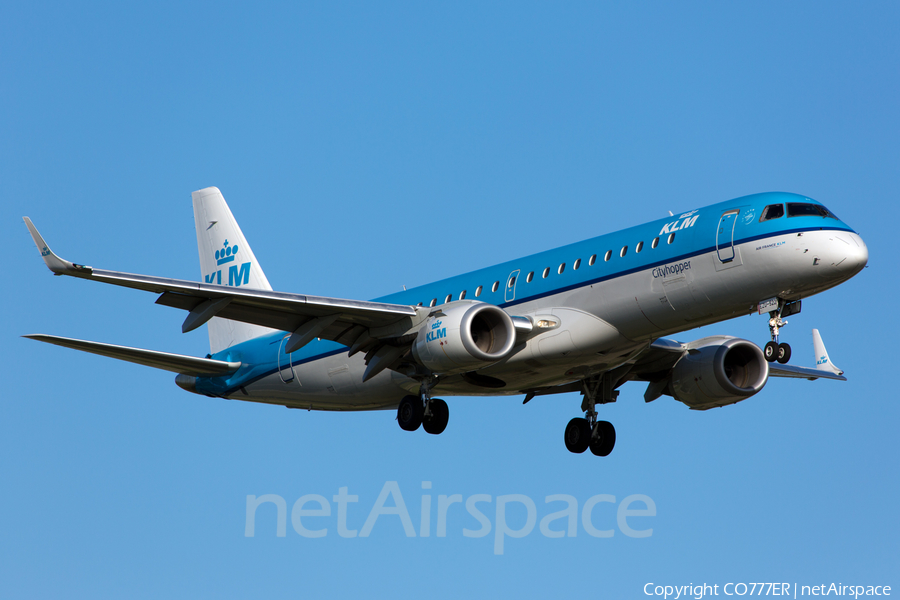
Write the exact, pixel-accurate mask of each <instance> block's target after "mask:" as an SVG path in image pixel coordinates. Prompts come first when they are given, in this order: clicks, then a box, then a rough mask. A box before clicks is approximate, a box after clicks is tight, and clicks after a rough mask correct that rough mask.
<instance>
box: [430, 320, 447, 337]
mask: <svg viewBox="0 0 900 600" xmlns="http://www.w3.org/2000/svg"><path fill="white" fill-rule="evenodd" d="M441 325H443V322H442V321H435V322H434V323H432V324H431V331H429V332H428V333H427V334H426V335H425V341H426V342H433V341H435V340H440V339H443V338H445V337H447V328H446V327H441Z"/></svg>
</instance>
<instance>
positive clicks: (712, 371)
mask: <svg viewBox="0 0 900 600" xmlns="http://www.w3.org/2000/svg"><path fill="white" fill-rule="evenodd" d="M687 348H688V354H686V355H685V356H684V357H682V358H681V360H679V361H678V363H677V364H676V365H675V368H674V369H672V375H671V379H670V388H671V391H672V395H673V396H675V399H676V400H678V401H680V402H684V403H685V404H687V405H688V406H689V407H691V408H694V409H700V410H705V409H707V408H714V407H716V406H725V405H727V404H734V403H735V402H740V401H741V400H746V399H747V398H749V397H750V396H752V395H754V394H756V393H758V392H759V391H760V390H762V389H763V387H765V385H766V382H767V381H768V380H769V363H768V362H766V358H765V356H763V353H762V350H760V349H759V346H757V345H756V344H754V343H753V342H748V341H747V340H742V339H739V338H733V337H725V336H714V337H708V338H703V339H701V340H697V341H696V342H693V343H692V344H689V345H688V346H687Z"/></svg>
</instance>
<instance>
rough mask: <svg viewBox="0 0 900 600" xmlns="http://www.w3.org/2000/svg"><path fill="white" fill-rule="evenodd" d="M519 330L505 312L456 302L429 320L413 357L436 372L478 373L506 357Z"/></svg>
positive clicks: (483, 304) (482, 304)
mask: <svg viewBox="0 0 900 600" xmlns="http://www.w3.org/2000/svg"><path fill="white" fill-rule="evenodd" d="M515 343H516V328H515V325H513V321H512V319H511V318H510V316H509V315H508V314H506V313H505V312H504V311H503V310H502V309H500V308H498V307H496V306H494V305H492V304H485V303H484V302H470V301H463V302H453V303H451V304H447V305H445V306H442V307H441V309H440V313H439V315H438V316H432V317H428V319H427V320H426V321H425V324H424V325H423V326H422V328H421V329H420V330H419V333H418V335H417V336H416V341H415V342H414V343H413V346H412V353H413V357H415V359H416V360H417V361H418V362H419V363H420V364H421V365H423V366H425V367H427V368H428V369H430V370H431V371H433V372H435V373H459V372H463V371H474V370H476V369H480V368H482V367H486V366H487V365H489V364H491V363H495V362H497V361H498V360H502V359H504V358H506V356H507V355H508V354H509V353H510V352H511V351H512V349H513V346H514V345H515Z"/></svg>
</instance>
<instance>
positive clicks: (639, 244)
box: [634, 242, 644, 254]
mask: <svg viewBox="0 0 900 600" xmlns="http://www.w3.org/2000/svg"><path fill="white" fill-rule="evenodd" d="M643 249H644V242H638V245H637V246H635V248H634V252H635V254H637V253H638V252H640V251H641V250H643Z"/></svg>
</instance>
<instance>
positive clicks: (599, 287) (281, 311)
mask: <svg viewBox="0 0 900 600" xmlns="http://www.w3.org/2000/svg"><path fill="white" fill-rule="evenodd" d="M192 200H193V208H194V221H195V226H196V230H197V246H198V250H199V254H200V265H201V275H202V280H201V281H200V282H196V281H185V280H178V279H168V278H163V277H153V276H147V275H136V274H130V273H121V272H115V271H107V270H103V269H95V268H93V267H89V266H85V265H81V264H76V263H73V262H70V261H67V260H64V259H62V258H60V257H59V256H57V255H56V254H55V253H53V252H52V251H51V250H50V247H49V246H48V245H47V243H46V242H45V241H44V239H43V237H41V234H40V233H39V232H38V230H37V229H36V228H35V226H34V224H33V223H32V222H31V219H29V218H28V217H24V221H25V224H26V226H27V227H28V230H29V231H30V233H31V236H32V238H33V240H34V242H35V244H36V245H37V247H38V250H39V251H40V253H41V256H42V257H43V259H44V262H45V263H46V265H47V267H48V268H49V269H50V270H51V271H52V272H53V273H54V274H55V275H67V276H71V277H78V278H81V279H88V280H92V281H100V282H103V283H109V284H112V285H118V286H124V287H128V288H134V289H138V290H144V291H148V292H153V293H155V294H159V297H158V298H157V300H156V303H157V304H161V305H163V306H169V307H173V308H178V309H181V310H184V311H187V313H188V314H187V317H186V318H185V320H184V323H183V324H182V332H184V333H187V332H189V331H193V330H194V329H197V328H199V327H201V326H202V325H204V324H205V325H207V328H208V333H209V341H210V353H209V354H208V355H207V356H206V357H205V358H199V357H194V356H184V355H179V354H172V353H168V352H159V351H154V350H144V349H140V348H132V347H126V346H119V345H113V344H105V343H99V342H92V341H85V340H76V339H71V338H64V337H59V336H52V335H44V334H35V335H26V336H24V337H27V338H30V339H34V340H38V341H42V342H47V343H51V344H56V345H59V346H64V347H68V348H74V349H76V350H82V351H85V352H91V353H94V354H99V355H102V356H108V357H112V358H116V359H119V360H124V361H129V362H133V363H138V364H142V365H146V366H150V367H154V368H157V369H164V370H167V371H171V372H175V373H177V376H176V377H175V383H176V384H177V385H178V386H179V387H181V388H183V389H184V390H187V391H189V392H193V393H196V394H202V395H205V396H209V397H213V398H227V399H232V400H245V401H250V402H262V403H268V404H276V405H283V406H286V407H288V408H294V409H306V410H338V411H360V410H393V409H396V414H397V421H398V423H399V425H400V427H401V428H402V429H403V430H406V431H415V430H417V429H418V428H419V427H420V426H421V427H422V428H424V430H425V431H426V432H427V433H429V434H440V433H441V432H443V431H444V429H445V428H446V427H447V423H448V420H449V414H450V413H449V408H448V405H447V403H446V401H445V400H442V399H440V398H437V397H436V396H438V395H441V396H497V395H514V394H524V395H525V398H524V403H528V402H529V401H530V400H531V399H533V398H535V397H537V396H544V395H550V394H561V393H569V392H580V394H581V396H582V402H581V413H583V416H577V417H575V418H573V419H572V420H571V421H570V422H569V423H568V424H567V425H566V428H565V435H564V439H565V445H566V448H567V449H568V450H569V451H571V452H574V453H583V452H585V451H586V450H587V449H590V451H591V453H592V454H594V455H597V456H607V455H608V454H609V453H610V452H612V450H613V447H614V446H615V442H616V432H615V427H614V426H613V425H612V424H611V423H609V422H608V421H603V420H600V419H599V418H598V417H599V414H598V410H597V405H603V404H606V403H610V402H615V401H616V399H617V397H618V395H619V390H618V388H619V387H620V386H621V385H623V384H624V383H626V382H628V381H639V382H645V383H647V388H646V391H645V393H644V400H645V401H646V402H651V401H653V400H656V399H657V398H659V397H661V396H663V395H667V396H671V397H673V398H675V399H676V400H678V401H680V402H682V403H683V404H685V405H686V406H687V407H688V408H690V409H693V410H708V409H711V408H716V407H722V406H726V405H730V404H735V403H737V402H740V401H742V400H745V399H747V398H749V397H751V396H753V395H755V394H757V393H758V392H760V391H761V390H762V389H763V387H764V386H765V385H766V382H767V381H768V379H769V377H772V376H774V377H794V378H804V379H810V380H814V379H818V378H823V379H836V380H843V381H846V378H845V377H844V375H843V371H841V370H840V369H839V368H837V367H836V366H835V365H834V364H833V363H832V362H831V360H830V358H829V357H828V353H827V351H826V350H825V346H824V344H823V342H822V338H821V336H820V335H819V332H818V330H816V329H814V330H813V346H814V352H815V357H816V366H815V367H798V366H794V365H788V364H787V363H788V361H789V360H790V358H791V347H790V345H789V344H787V343H785V342H783V341H782V338H781V330H782V328H783V327H784V326H785V325H786V324H787V321H786V320H785V317H788V316H790V315H793V314H796V313H799V312H800V309H801V306H802V305H801V301H802V300H803V299H805V298H808V297H810V296H812V295H814V294H818V293H820V292H823V291H825V290H827V289H829V288H832V287H835V286H837V285H839V284H841V283H843V282H845V281H847V280H848V279H850V278H851V277H853V276H854V275H856V274H857V273H859V272H860V271H861V270H862V269H863V268H864V267H865V266H866V263H867V262H868V249H867V248H866V244H865V243H864V242H863V240H862V238H861V237H860V236H859V235H858V234H857V233H856V232H855V231H854V230H853V229H851V228H850V227H849V226H848V225H846V224H845V223H844V222H843V221H841V220H840V219H839V218H838V217H837V216H835V214H834V213H833V212H831V211H830V210H828V209H827V208H826V207H825V206H823V205H822V204H821V203H819V202H817V201H815V200H812V199H810V198H808V197H805V196H802V195H797V194H792V193H784V192H768V193H761V194H754V195H750V196H744V197H741V198H737V199H734V200H729V201H726V202H721V203H718V204H713V205H711V206H707V207H705V208H700V209H696V210H691V211H688V212H685V213H681V214H679V215H678V216H675V215H673V214H672V213H671V212H670V215H671V216H669V217H667V218H663V219H658V220H655V221H651V222H649V223H646V224H644V225H639V226H636V227H631V228H628V229H624V230H621V231H617V232H614V233H609V234H605V235H601V236H599V237H595V238H592V239H588V240H585V241H582V242H577V243H574V244H570V245H567V246H563V247H560V248H556V249H553V250H548V251H544V252H539V253H537V254H532V255H530V256H526V257H524V258H520V259H516V260H511V261H507V262H504V263H501V264H497V265H494V266H492V267H487V268H483V269H479V270H476V271H472V272H470V273H466V274H464V275H459V276H457V277H451V278H449V279H444V280H441V281H437V282H435V283H430V284H427V285H423V286H420V287H415V288H412V289H409V290H404V291H402V292H398V293H395V294H391V295H389V296H385V297H382V298H377V299H375V300H373V301H359V300H347V299H340V298H328V297H320V296H310V295H305V294H294V293H285V292H277V291H274V290H272V287H271V286H270V285H269V282H268V280H267V279H266V276H265V274H264V273H263V271H262V268H261V267H260V265H259V262H258V261H257V259H256V257H255V256H254V254H253V251H252V250H251V249H250V245H249V244H248V243H247V240H246V238H245V237H244V234H243V233H242V232H241V229H240V227H239V226H238V223H237V221H236V220H235V218H234V216H233V214H232V213H231V210H230V209H229V207H228V205H227V204H226V203H225V199H224V197H223V196H222V194H221V192H220V191H219V190H218V188H215V187H209V188H205V189H202V190H199V191H196V192H194V193H193V194H192ZM752 313H758V314H766V313H767V314H768V315H769V321H768V325H769V334H770V337H771V341H770V342H768V343H767V344H766V345H765V347H764V348H762V349H761V348H760V347H759V346H757V345H756V344H754V343H753V342H751V341H748V340H744V339H739V338H736V337H731V336H720V335H717V336H710V337H704V338H702V339H698V340H696V341H693V342H689V343H681V342H676V341H673V340H671V339H669V338H667V337H665V336H670V335H673V334H677V333H679V332H683V331H686V330H689V329H693V328H695V327H699V326H703V325H709V324H712V323H717V322H721V321H725V320H728V319H732V318H735V317H739V316H742V315H747V314H752Z"/></svg>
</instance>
